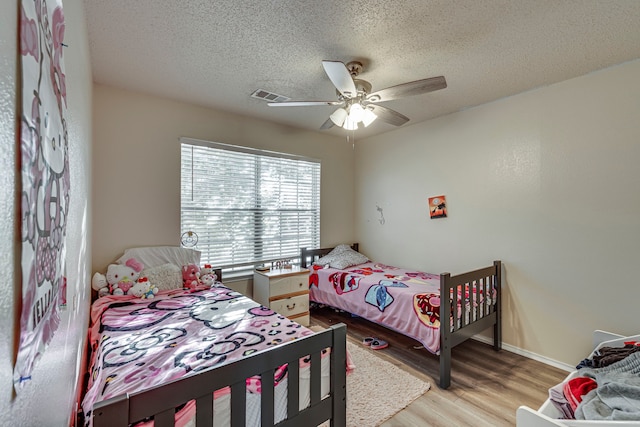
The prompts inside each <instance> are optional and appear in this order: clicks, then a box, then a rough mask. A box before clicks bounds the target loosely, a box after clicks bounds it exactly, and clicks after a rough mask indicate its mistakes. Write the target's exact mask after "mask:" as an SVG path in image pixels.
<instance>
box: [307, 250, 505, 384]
mask: <svg viewBox="0 0 640 427" xmlns="http://www.w3.org/2000/svg"><path fill="white" fill-rule="evenodd" d="M351 247H352V248H353V250H355V251H357V250H358V247H359V245H358V243H354V244H353V245H351ZM331 250H333V248H322V249H306V248H302V249H300V262H301V266H302V267H305V268H306V267H308V266H310V265H311V264H312V263H313V261H315V260H316V259H318V258H320V257H322V256H324V255H327V254H328V253H329V252H331ZM473 282H476V283H480V285H481V286H482V287H483V289H484V292H485V295H487V294H489V290H490V289H491V288H492V287H493V288H494V289H495V290H496V300H495V304H493V305H492V304H489V302H488V300H487V299H485V302H483V303H482V304H481V305H483V307H482V310H481V309H480V305H476V306H475V307H473V308H472V310H473V311H474V312H475V321H474V320H473V316H471V315H470V316H469V319H467V316H465V313H464V312H463V313H462V316H460V322H454V325H453V328H451V329H450V328H443V327H440V381H439V386H440V388H443V389H446V388H449V386H450V385H451V349H452V348H453V347H455V346H456V345H458V344H460V343H462V342H464V341H466V340H467V339H469V338H471V337H472V336H474V335H476V334H478V333H480V332H482V331H484V330H485V329H488V328H490V327H492V326H493V348H494V350H496V351H498V350H500V349H501V348H502V263H501V262H500V261H494V262H493V265H492V266H489V267H485V268H480V269H478V270H474V271H470V272H467V273H462V274H458V275H455V276H452V275H451V274H450V273H442V274H441V275H440V295H447V294H451V292H452V290H453V289H464V286H465V285H466V284H469V283H473ZM453 295H454V296H455V297H454V298H455V301H453V300H451V299H449V298H442V297H441V298H440V301H441V304H442V305H441V306H440V319H450V318H452V317H453V319H457V318H458V304H460V297H459V296H458V292H457V291H454V292H453ZM460 295H461V297H462V298H464V292H461V293H460ZM464 306H465V304H464V302H463V303H461V305H460V307H464Z"/></svg>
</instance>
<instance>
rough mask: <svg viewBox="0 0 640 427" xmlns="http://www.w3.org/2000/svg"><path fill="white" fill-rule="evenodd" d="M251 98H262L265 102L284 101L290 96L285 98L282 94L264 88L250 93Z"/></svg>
mask: <svg viewBox="0 0 640 427" xmlns="http://www.w3.org/2000/svg"><path fill="white" fill-rule="evenodd" d="M251 97H252V98H257V99H262V100H263V101H267V102H284V101H289V100H290V99H291V98H287V97H286V96H283V95H278V94H277V93H273V92H269V91H267V90H264V89H258V90H256V91H255V92H253V93H252V94H251Z"/></svg>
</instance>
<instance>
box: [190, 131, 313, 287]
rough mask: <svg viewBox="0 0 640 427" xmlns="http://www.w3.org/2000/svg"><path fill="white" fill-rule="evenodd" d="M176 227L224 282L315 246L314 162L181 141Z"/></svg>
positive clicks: (245, 149) (288, 156)
mask: <svg viewBox="0 0 640 427" xmlns="http://www.w3.org/2000/svg"><path fill="white" fill-rule="evenodd" d="M180 142H181V173H180V175H181V185H180V226H181V233H185V232H189V231H192V232H195V235H196V236H197V239H198V241H197V243H196V246H195V249H197V250H199V251H201V252H202V256H201V262H202V263H203V264H205V263H207V264H211V265H214V266H216V267H221V268H223V269H225V272H226V273H227V274H229V273H231V276H235V275H242V274H246V273H249V272H251V271H252V269H253V267H254V266H256V265H259V264H263V263H269V262H271V261H273V260H278V259H283V258H297V257H299V255H300V248H301V247H313V248H316V247H318V246H319V245H320V163H319V162H318V161H315V160H312V159H306V158H301V157H297V156H292V155H287V154H281V153H273V152H269V151H261V150H254V149H249V148H244V147H236V146H231V145H226V144H219V143H212V142H204V141H198V140H193V139H187V138H182V139H181V140H180Z"/></svg>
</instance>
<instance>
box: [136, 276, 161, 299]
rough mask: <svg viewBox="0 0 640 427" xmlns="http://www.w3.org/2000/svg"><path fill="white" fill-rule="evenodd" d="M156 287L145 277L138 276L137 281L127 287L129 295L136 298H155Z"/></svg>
mask: <svg viewBox="0 0 640 427" xmlns="http://www.w3.org/2000/svg"><path fill="white" fill-rule="evenodd" d="M157 293H158V288H157V287H155V286H153V285H152V284H151V282H150V281H149V279H147V278H146V277H140V278H138V281H137V282H136V283H135V284H134V285H133V286H132V287H131V289H129V295H135V296H137V297H138V298H143V299H144V298H155V296H156V294H157Z"/></svg>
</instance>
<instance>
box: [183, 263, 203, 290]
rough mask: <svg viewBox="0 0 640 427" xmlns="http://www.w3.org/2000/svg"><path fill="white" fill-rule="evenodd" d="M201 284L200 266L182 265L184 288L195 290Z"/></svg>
mask: <svg viewBox="0 0 640 427" xmlns="http://www.w3.org/2000/svg"><path fill="white" fill-rule="evenodd" d="M199 284H200V267H198V266H197V265H195V264H187V265H183V266H182V288H183V289H185V290H195V288H196V287H197V286H198V285H199Z"/></svg>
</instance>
